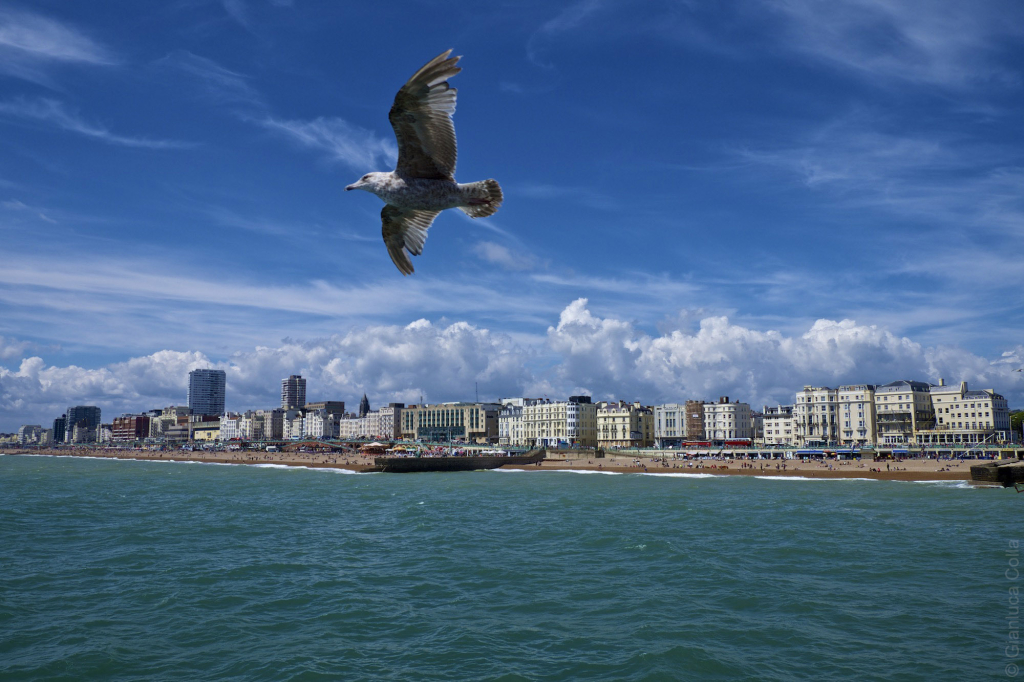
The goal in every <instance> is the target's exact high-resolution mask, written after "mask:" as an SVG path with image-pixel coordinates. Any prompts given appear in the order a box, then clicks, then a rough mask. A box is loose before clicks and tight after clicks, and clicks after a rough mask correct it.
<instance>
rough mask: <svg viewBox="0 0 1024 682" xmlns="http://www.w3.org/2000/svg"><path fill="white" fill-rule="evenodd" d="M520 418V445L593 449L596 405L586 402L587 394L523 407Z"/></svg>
mask: <svg viewBox="0 0 1024 682" xmlns="http://www.w3.org/2000/svg"><path fill="white" fill-rule="evenodd" d="M522 418H523V440H524V445H528V446H533V445H537V446H540V447H546V446H557V445H558V444H559V443H566V444H569V445H578V446H581V447H589V448H592V447H596V446H597V405H595V404H594V403H592V402H590V396H588V395H574V396H570V397H569V399H568V400H563V401H558V402H551V401H546V400H545V401H539V402H537V403H536V404H534V405H524V406H523V417H522Z"/></svg>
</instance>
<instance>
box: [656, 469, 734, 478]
mask: <svg viewBox="0 0 1024 682" xmlns="http://www.w3.org/2000/svg"><path fill="white" fill-rule="evenodd" d="M638 473H639V474H640V475H641V476H657V477H658V478H725V477H724V476H716V475H715V474H689V473H681V472H676V471H671V472H670V471H666V472H665V473H663V474H661V473H657V472H654V471H641V472H638Z"/></svg>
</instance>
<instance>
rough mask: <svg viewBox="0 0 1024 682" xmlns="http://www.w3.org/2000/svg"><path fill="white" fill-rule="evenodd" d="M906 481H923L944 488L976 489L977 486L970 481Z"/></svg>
mask: <svg viewBox="0 0 1024 682" xmlns="http://www.w3.org/2000/svg"><path fill="white" fill-rule="evenodd" d="M904 483H923V484H925V485H937V486H939V487H942V488H960V489H961V490H974V489H975V488H976V486H973V485H971V482H970V481H904Z"/></svg>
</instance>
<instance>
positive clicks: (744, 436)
mask: <svg viewBox="0 0 1024 682" xmlns="http://www.w3.org/2000/svg"><path fill="white" fill-rule="evenodd" d="M753 431H754V430H753V424H752V423H751V419H750V405H749V404H747V403H740V402H734V403H731V402H729V396H722V397H721V398H719V399H718V402H717V403H704V437H705V438H706V439H708V440H711V441H727V440H747V441H752V440H753V438H754V433H753Z"/></svg>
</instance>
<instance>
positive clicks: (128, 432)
mask: <svg viewBox="0 0 1024 682" xmlns="http://www.w3.org/2000/svg"><path fill="white" fill-rule="evenodd" d="M148 436H149V417H147V416H145V415H141V414H126V415H122V416H120V417H117V418H116V419H114V424H113V426H112V428H111V432H110V439H111V440H112V441H113V442H115V443H118V442H120V443H132V442H135V441H137V440H142V439H143V438H147V437H148Z"/></svg>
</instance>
